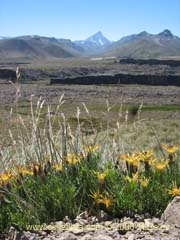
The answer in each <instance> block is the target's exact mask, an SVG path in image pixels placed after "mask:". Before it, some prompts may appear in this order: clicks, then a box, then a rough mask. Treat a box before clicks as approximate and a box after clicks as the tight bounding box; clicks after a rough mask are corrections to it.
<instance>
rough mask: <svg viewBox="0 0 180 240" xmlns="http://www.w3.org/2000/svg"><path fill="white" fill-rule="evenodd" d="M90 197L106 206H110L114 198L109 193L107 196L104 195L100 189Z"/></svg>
mask: <svg viewBox="0 0 180 240" xmlns="http://www.w3.org/2000/svg"><path fill="white" fill-rule="evenodd" d="M90 197H92V198H93V199H94V200H95V202H96V203H97V204H100V203H102V204H104V205H105V206H106V208H109V207H110V206H111V205H112V203H113V200H112V199H111V198H110V197H109V194H108V193H107V194H106V196H103V195H102V194H101V193H100V192H99V191H97V192H94V193H92V195H90Z"/></svg>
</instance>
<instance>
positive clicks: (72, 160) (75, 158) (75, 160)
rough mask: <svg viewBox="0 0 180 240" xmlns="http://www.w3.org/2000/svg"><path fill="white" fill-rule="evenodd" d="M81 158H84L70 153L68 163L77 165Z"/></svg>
mask: <svg viewBox="0 0 180 240" xmlns="http://www.w3.org/2000/svg"><path fill="white" fill-rule="evenodd" d="M81 158H82V155H80V154H71V153H68V154H67V157H66V161H67V162H68V163H69V164H71V165H76V164H77V163H79V162H80V160H81Z"/></svg>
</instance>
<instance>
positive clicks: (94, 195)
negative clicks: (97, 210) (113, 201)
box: [89, 191, 103, 203]
mask: <svg viewBox="0 0 180 240" xmlns="http://www.w3.org/2000/svg"><path fill="white" fill-rule="evenodd" d="M89 196H90V197H91V198H93V199H94V200H95V202H96V203H99V201H100V199H102V197H103V196H102V194H101V193H100V192H99V191H97V192H93V193H92V194H91V195H89Z"/></svg>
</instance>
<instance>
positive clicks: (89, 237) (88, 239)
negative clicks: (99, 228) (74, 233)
mask: <svg viewBox="0 0 180 240" xmlns="http://www.w3.org/2000/svg"><path fill="white" fill-rule="evenodd" d="M92 239H93V236H92V235H91V234H88V233H87V234H86V235H84V236H83V237H82V238H81V240H92Z"/></svg>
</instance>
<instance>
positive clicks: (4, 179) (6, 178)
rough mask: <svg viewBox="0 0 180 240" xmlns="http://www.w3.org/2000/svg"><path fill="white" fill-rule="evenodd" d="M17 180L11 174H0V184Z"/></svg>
mask: <svg viewBox="0 0 180 240" xmlns="http://www.w3.org/2000/svg"><path fill="white" fill-rule="evenodd" d="M13 178H15V176H14V175H13V174H12V173H11V172H6V173H1V174H0V184H4V183H7V182H8V181H9V180H11V179H13Z"/></svg>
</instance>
